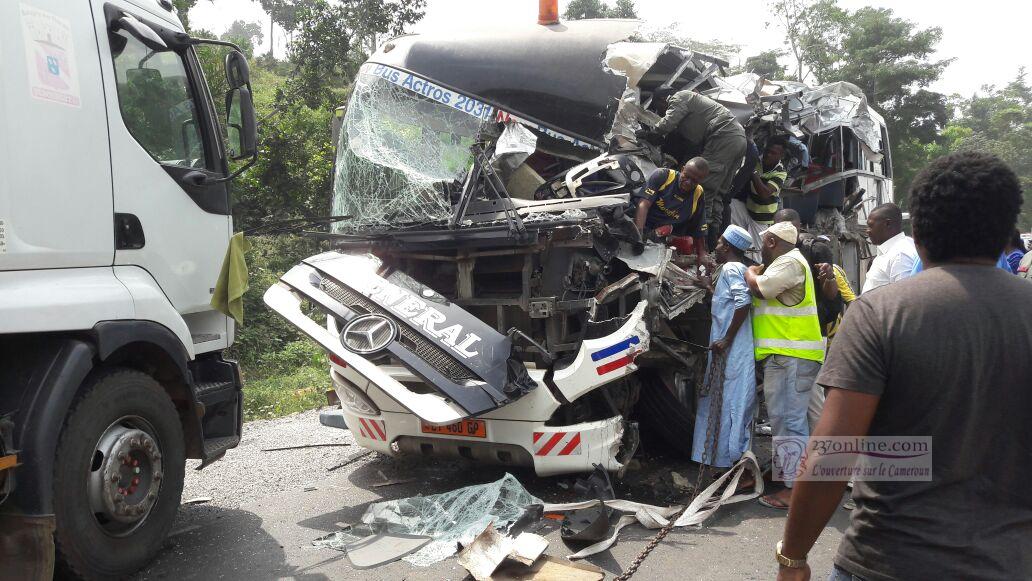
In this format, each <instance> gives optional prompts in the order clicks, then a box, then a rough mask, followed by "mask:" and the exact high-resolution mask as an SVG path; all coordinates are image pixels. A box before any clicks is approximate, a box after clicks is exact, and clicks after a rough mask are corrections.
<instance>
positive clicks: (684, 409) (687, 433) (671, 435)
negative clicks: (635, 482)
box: [635, 371, 695, 458]
mask: <svg viewBox="0 0 1032 581" xmlns="http://www.w3.org/2000/svg"><path fill="white" fill-rule="evenodd" d="M676 375H680V373H678V374H673V373H659V372H656V371H646V372H643V373H642V374H641V395H640V396H639V399H638V405H637V408H636V413H635V415H636V417H637V418H638V421H639V422H640V423H641V424H642V426H644V427H646V428H647V429H650V430H652V431H653V432H655V433H658V434H659V435H660V437H662V438H663V440H664V441H665V442H666V443H667V445H668V446H670V449H671V450H672V451H673V452H675V453H676V454H677V455H679V456H682V457H684V458H689V457H690V456H691V455H692V438H693V437H694V430H695V390H694V389H693V388H692V385H693V384H692V381H691V380H690V379H688V378H687V377H676ZM678 394H680V395H678Z"/></svg>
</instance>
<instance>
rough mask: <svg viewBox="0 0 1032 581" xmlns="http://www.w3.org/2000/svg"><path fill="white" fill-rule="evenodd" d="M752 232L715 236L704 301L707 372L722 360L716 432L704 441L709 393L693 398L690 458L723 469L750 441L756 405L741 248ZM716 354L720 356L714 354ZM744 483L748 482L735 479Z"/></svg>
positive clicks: (708, 420)
mask: <svg viewBox="0 0 1032 581" xmlns="http://www.w3.org/2000/svg"><path fill="white" fill-rule="evenodd" d="M752 245H753V241H752V237H751V236H749V232H747V231H746V230H745V229H744V228H741V227H739V226H735V225H731V226H728V227H727V229H726V230H724V234H723V235H722V236H721V237H720V239H719V240H718V241H717V247H716V249H715V254H716V257H717V262H718V263H720V265H721V266H720V268H719V269H718V270H717V279H716V284H715V285H714V286H713V301H712V303H711V305H710V315H711V316H712V325H711V326H710V349H711V353H710V359H709V362H708V367H707V373H708V374H709V373H715V372H719V370H714V361H716V362H717V364H722V365H723V366H724V368H723V378H724V381H723V387H722V390H721V391H722V395H721V402H720V403H721V406H720V418H719V421H720V424H719V433H717V434H716V442H712V441H710V438H709V437H708V436H711V435H710V434H709V433H710V429H711V428H710V426H711V422H715V421H717V419H718V418H716V417H710V398H711V397H712V395H713V394H706V395H704V396H702V397H700V398H699V403H698V406H697V407H696V412H695V435H694V438H693V442H692V460H694V461H695V462H699V463H700V464H707V465H709V466H716V467H719V468H729V467H731V466H732V465H734V463H735V462H738V460H739V459H740V458H741V457H742V455H743V454H745V452H746V451H748V450H749V449H750V447H751V446H752V421H753V410H754V409H755V407H756V364H755V359H754V355H753V331H752V325H751V324H750V320H749V311H750V310H752V296H751V295H750V294H749V286H748V285H746V284H745V264H744V263H743V261H744V258H745V252H746V251H747V250H749V248H750V247H752ZM717 356H722V357H717ZM740 484H741V486H742V487H743V488H744V487H747V486H748V485H750V483H748V482H743V483H740Z"/></svg>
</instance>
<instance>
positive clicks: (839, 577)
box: [828, 565, 864, 581]
mask: <svg viewBox="0 0 1032 581" xmlns="http://www.w3.org/2000/svg"><path fill="white" fill-rule="evenodd" d="M828 581H864V579H863V577H857V576H856V575H853V574H852V573H850V572H849V571H846V570H845V569H843V568H841V567H839V566H838V565H835V568H833V569H832V570H831V574H830V575H828Z"/></svg>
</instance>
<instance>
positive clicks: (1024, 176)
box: [904, 68, 1032, 231]
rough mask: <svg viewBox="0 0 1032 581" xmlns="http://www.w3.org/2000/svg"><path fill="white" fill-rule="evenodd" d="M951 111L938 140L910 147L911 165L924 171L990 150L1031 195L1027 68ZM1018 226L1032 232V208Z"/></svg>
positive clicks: (1031, 110) (1031, 89) (1031, 105)
mask: <svg viewBox="0 0 1032 581" xmlns="http://www.w3.org/2000/svg"><path fill="white" fill-rule="evenodd" d="M952 109H953V110H954V111H955V112H956V113H955V115H954V117H953V118H952V119H951V120H950V121H949V123H948V124H947V125H946V128H945V129H943V130H942V132H941V134H940V135H939V138H938V139H937V140H936V141H933V142H930V143H921V142H919V141H918V140H916V139H915V140H913V141H912V142H911V143H909V144H908V146H909V147H908V148H907V151H908V153H909V154H910V155H912V157H913V160H912V163H913V164H914V165H915V166H916V167H921V166H923V165H924V164H926V163H928V162H929V161H931V160H933V159H935V158H936V157H939V156H941V155H945V154H947V153H952V152H955V151H963V150H977V151H988V152H990V153H994V154H996V155H998V156H1000V158H1001V159H1003V160H1004V161H1005V162H1006V163H1007V165H1009V166H1010V167H1011V169H1013V170H1014V172H1015V173H1016V174H1018V179H1019V180H1021V186H1022V189H1024V191H1025V193H1026V195H1027V194H1028V193H1029V192H1032V85H1029V81H1028V78H1027V74H1026V72H1025V69H1023V68H1022V69H1020V70H1019V71H1018V74H1017V76H1016V78H1015V79H1014V80H1013V81H1011V82H1010V83H1008V84H1007V85H1006V86H1005V87H1003V88H999V87H995V86H991V85H989V86H984V87H982V90H981V92H980V93H977V94H975V95H973V96H971V97H970V98H961V97H956V98H955V99H954V102H953V103H952ZM904 201H905V199H904ZM1018 226H1019V227H1020V228H1021V229H1022V230H1025V231H1028V230H1029V229H1030V228H1032V204H1025V207H1024V208H1023V209H1022V213H1021V216H1020V217H1019V218H1018Z"/></svg>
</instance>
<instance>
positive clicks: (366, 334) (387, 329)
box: [340, 315, 398, 355]
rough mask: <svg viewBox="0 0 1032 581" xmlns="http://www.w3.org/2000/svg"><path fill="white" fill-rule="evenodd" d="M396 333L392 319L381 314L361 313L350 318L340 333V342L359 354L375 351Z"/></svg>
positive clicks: (389, 340) (388, 341)
mask: <svg viewBox="0 0 1032 581" xmlns="http://www.w3.org/2000/svg"><path fill="white" fill-rule="evenodd" d="M397 335H398V327H397V326H396V325H395V324H394V321H392V320H390V319H388V318H387V317H385V316H383V315H362V316H360V317H356V318H354V319H352V320H351V321H350V322H349V323H348V324H347V325H346V326H345V327H344V330H343V331H342V332H341V334H340V341H341V343H342V344H343V345H344V346H345V347H347V348H348V349H349V350H351V351H354V352H355V353H358V354H359V355H368V354H370V353H376V352H377V351H380V350H381V349H383V348H384V347H386V346H388V345H390V344H391V342H392V341H394V339H395V337H397Z"/></svg>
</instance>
